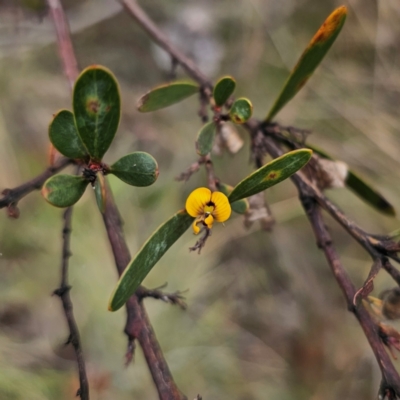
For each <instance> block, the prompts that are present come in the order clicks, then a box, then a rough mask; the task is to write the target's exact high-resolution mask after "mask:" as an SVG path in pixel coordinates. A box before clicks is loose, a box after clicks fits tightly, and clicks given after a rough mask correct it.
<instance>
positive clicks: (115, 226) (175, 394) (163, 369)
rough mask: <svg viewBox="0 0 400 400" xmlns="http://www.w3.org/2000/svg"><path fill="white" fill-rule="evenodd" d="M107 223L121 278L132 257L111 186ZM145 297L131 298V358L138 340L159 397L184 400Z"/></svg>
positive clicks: (128, 327)
mask: <svg viewBox="0 0 400 400" xmlns="http://www.w3.org/2000/svg"><path fill="white" fill-rule="evenodd" d="M103 220H104V224H105V227H106V230H107V235H108V239H109V242H110V244H111V248H112V251H113V254H114V259H115V263H116V266H117V269H118V273H119V275H121V274H122V273H123V271H124V269H125V267H126V266H127V265H128V263H129V261H130V259H131V256H130V253H129V249H128V246H127V244H126V242H125V238H124V233H123V230H122V221H121V217H120V215H119V212H118V209H117V207H116V205H115V203H114V199H113V197H112V193H111V191H110V190H109V188H108V187H107V200H106V209H105V212H104V214H103ZM141 297H143V292H142V289H139V291H138V292H137V293H136V294H135V295H133V296H131V297H130V298H129V300H128V302H127V303H126V310H127V321H126V325H125V333H126V335H127V336H128V338H129V343H128V346H129V349H128V355H127V356H128V359H129V358H130V357H131V353H130V350H131V351H133V341H134V340H135V339H137V340H138V341H139V344H140V346H141V347H142V349H143V353H144V356H145V358H146V361H147V364H148V366H149V368H150V371H151V374H152V377H153V380H154V383H155V385H156V387H157V390H158V394H159V396H160V399H162V400H183V399H186V396H184V395H183V394H182V393H181V392H180V391H179V389H178V387H177V386H176V384H175V382H174V380H173V377H172V375H171V372H170V370H169V368H168V364H167V362H166V361H165V358H164V355H163V353H162V351H161V348H160V345H159V344H158V341H157V338H156V336H155V334H154V331H153V328H152V326H151V324H150V321H149V319H148V317H147V313H146V310H145V309H144V306H143V304H142V303H141V302H140V298H141Z"/></svg>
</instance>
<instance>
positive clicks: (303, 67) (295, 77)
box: [266, 6, 347, 121]
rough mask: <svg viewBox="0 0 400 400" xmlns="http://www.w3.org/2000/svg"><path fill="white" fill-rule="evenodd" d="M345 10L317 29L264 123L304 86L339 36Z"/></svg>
mask: <svg viewBox="0 0 400 400" xmlns="http://www.w3.org/2000/svg"><path fill="white" fill-rule="evenodd" d="M346 16H347V8H346V7H345V6H342V7H339V8H337V9H336V10H335V11H334V12H333V13H332V14H331V15H329V17H328V18H327V19H326V20H325V22H324V23H323V24H322V25H321V27H320V28H319V29H318V31H317V33H316V34H315V35H314V37H313V38H312V39H311V42H310V43H309V44H308V46H307V48H306V49H305V50H304V52H303V54H302V55H301V57H300V59H299V61H298V62H297V64H296V66H295V67H294V69H293V71H292V72H291V74H290V75H289V77H288V79H287V80H286V83H285V86H284V87H283V89H282V91H281V93H280V95H279V96H278V98H277V99H276V101H275V103H274V105H273V106H272V108H271V110H270V111H269V113H268V115H267V118H266V121H271V119H272V118H274V117H275V115H276V114H277V113H278V112H279V111H280V110H281V109H282V108H283V106H284V105H286V103H288V102H289V101H290V100H291V99H292V98H293V97H294V96H295V95H296V94H297V92H298V91H299V90H300V89H301V88H302V87H303V86H304V85H305V83H306V82H307V81H308V79H309V78H310V76H311V75H312V74H313V72H314V71H315V69H316V68H317V67H318V65H319V63H320V62H321V61H322V59H323V58H324V57H325V55H326V53H327V52H328V50H329V49H330V47H331V46H332V44H333V43H334V41H335V40H336V38H337V36H338V35H339V33H340V31H341V29H342V27H343V24H344V22H345V20H346Z"/></svg>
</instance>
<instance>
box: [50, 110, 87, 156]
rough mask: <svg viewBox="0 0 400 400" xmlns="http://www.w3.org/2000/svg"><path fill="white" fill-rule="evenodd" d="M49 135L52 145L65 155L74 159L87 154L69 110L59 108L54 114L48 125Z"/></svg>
mask: <svg viewBox="0 0 400 400" xmlns="http://www.w3.org/2000/svg"><path fill="white" fill-rule="evenodd" d="M49 137H50V141H51V143H52V144H53V146H54V147H55V148H56V149H57V150H58V151H59V152H60V153H61V154H62V155H64V156H65V157H68V158H72V159H74V160H75V159H84V158H86V157H87V156H88V153H87V151H86V149H85V146H84V145H83V143H82V140H81V138H80V137H79V135H78V131H77V130H76V126H75V119H74V115H73V114H72V112H71V111H68V110H61V111H59V112H58V113H57V114H56V115H55V116H54V119H53V121H51V123H50V125H49Z"/></svg>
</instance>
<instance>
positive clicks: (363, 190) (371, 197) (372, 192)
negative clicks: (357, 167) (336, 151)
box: [307, 144, 396, 216]
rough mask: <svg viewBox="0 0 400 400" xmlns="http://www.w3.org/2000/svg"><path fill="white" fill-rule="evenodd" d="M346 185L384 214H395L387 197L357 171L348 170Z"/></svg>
mask: <svg viewBox="0 0 400 400" xmlns="http://www.w3.org/2000/svg"><path fill="white" fill-rule="evenodd" d="M307 147H309V148H310V149H312V150H313V151H314V152H315V153H317V154H319V155H320V156H321V157H323V158H327V159H329V160H334V158H333V157H331V156H330V155H329V154H327V153H325V151H323V150H321V149H319V148H317V147H315V146H311V145H309V144H307ZM345 184H346V186H347V187H348V188H349V189H351V190H352V191H353V192H354V193H355V194H356V195H357V196H358V197H360V198H361V199H362V200H364V201H365V202H366V203H368V204H369V205H370V206H372V207H374V208H375V209H376V210H378V211H380V212H381V213H383V214H386V215H391V216H395V215H396V210H395V209H394V207H393V205H392V204H391V203H390V202H389V201H388V200H386V198H385V197H384V196H383V195H382V194H380V193H379V192H378V191H377V190H376V189H374V188H373V187H372V186H371V185H370V184H369V183H367V182H365V180H364V179H362V178H361V177H359V176H358V175H357V174H356V173H354V172H353V171H351V170H349V171H348V172H347V177H346V180H345Z"/></svg>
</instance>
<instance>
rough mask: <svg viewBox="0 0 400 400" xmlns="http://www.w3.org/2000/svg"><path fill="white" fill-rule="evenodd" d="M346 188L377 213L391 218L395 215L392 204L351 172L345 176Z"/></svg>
mask: <svg viewBox="0 0 400 400" xmlns="http://www.w3.org/2000/svg"><path fill="white" fill-rule="evenodd" d="M346 186H348V187H349V188H350V189H352V190H353V191H354V192H355V193H356V194H357V195H358V196H359V197H361V198H362V199H363V200H365V201H366V202H367V203H369V204H370V205H371V206H373V207H374V208H376V209H377V210H378V211H380V212H382V213H384V214H387V215H391V216H395V215H396V210H395V209H394V207H393V206H392V204H390V203H389V202H388V201H387V200H386V199H385V198H384V197H383V196H382V195H381V194H380V193H379V192H378V191H377V190H375V189H374V188H372V187H371V186H370V185H369V184H368V183H366V182H365V181H364V180H363V179H361V178H360V177H359V176H358V175H356V174H355V173H354V172H352V171H349V173H348V174H347V178H346Z"/></svg>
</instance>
